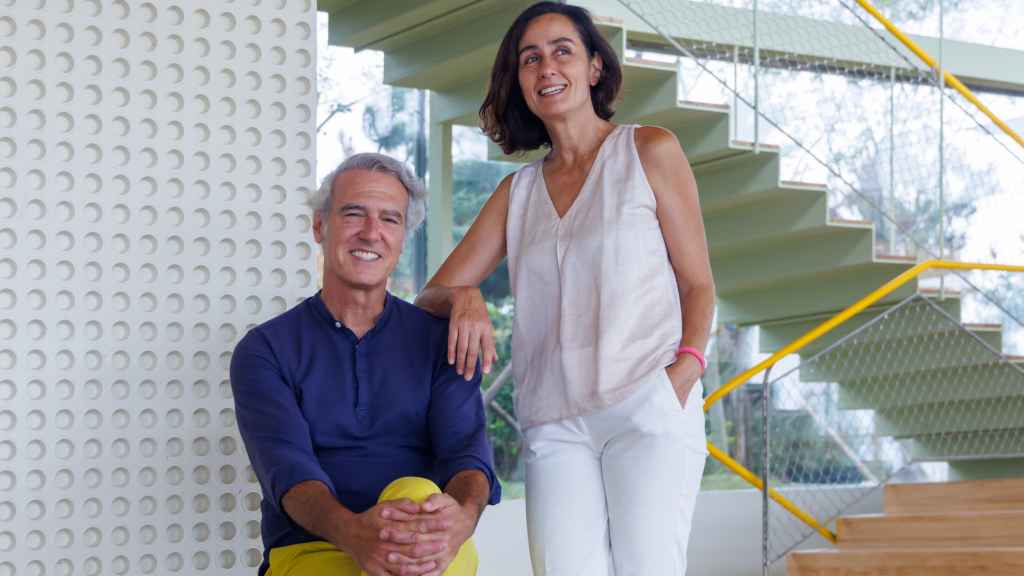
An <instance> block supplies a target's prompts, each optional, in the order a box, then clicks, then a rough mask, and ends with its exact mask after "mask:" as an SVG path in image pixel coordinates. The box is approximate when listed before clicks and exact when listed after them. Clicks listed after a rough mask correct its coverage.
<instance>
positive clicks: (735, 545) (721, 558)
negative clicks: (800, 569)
mask: <svg viewBox="0 0 1024 576" xmlns="http://www.w3.org/2000/svg"><path fill="white" fill-rule="evenodd" d="M881 509H882V500H881V492H880V491H878V492H875V493H874V494H872V495H871V496H869V497H868V498H866V499H865V500H864V501H863V502H861V503H860V504H859V505H858V506H857V507H856V508H855V509H854V510H852V511H851V513H859V514H867V513H875V512H880V511H881ZM475 538H476V543H477V548H478V549H479V552H480V576H530V575H531V574H532V570H531V569H530V554H529V548H528V545H527V540H526V508H525V505H524V501H523V500H507V501H505V502H502V503H501V504H499V505H497V506H492V507H490V508H488V509H487V511H486V512H484V515H483V517H482V518H481V519H480V526H479V527H478V528H477V533H476V536H475ZM822 547H826V544H825V542H824V541H823V540H821V539H820V538H815V539H812V540H810V541H808V542H806V543H805V544H804V545H802V546H801V548H822ZM689 564H690V566H689V570H688V572H687V575H688V576H761V494H760V493H759V492H756V491H753V490H730V491H715V492H711V491H709V492H701V494H700V496H699V497H698V500H697V510H696V516H695V518H694V526H693V531H692V537H691V541H690V561H689ZM784 564H785V563H784V562H777V563H776V565H775V566H774V568H773V570H772V574H773V576H781V575H784V574H785V566H784Z"/></svg>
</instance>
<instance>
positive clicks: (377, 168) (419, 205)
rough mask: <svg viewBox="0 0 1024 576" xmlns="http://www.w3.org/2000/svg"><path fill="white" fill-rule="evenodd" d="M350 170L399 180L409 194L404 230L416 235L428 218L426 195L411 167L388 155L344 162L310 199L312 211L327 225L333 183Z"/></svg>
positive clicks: (366, 155) (358, 156)
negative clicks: (364, 171)
mask: <svg viewBox="0 0 1024 576" xmlns="http://www.w3.org/2000/svg"><path fill="white" fill-rule="evenodd" d="M349 170H369V171H370V172H383V173H385V174H390V175H392V176H394V177H395V178H397V179H398V181H399V182H401V183H402V186H404V187H405V191H406V192H408V193H409V206H408V208H406V210H405V230H406V232H413V231H414V230H416V228H418V227H419V225H420V224H421V223H422V222H423V219H424V218H426V216H427V191H426V189H425V188H424V187H423V183H422V182H420V180H419V178H416V175H415V174H413V173H412V171H411V170H409V167H408V166H406V165H405V164H403V163H402V162H399V161H398V160H395V159H394V158H392V157H390V156H387V155H385V154H377V153H375V152H364V153H362V154H355V155H353V156H349V157H348V158H346V159H345V161H344V162H342V163H341V164H338V166H337V167H336V168H335V169H334V170H331V171H330V172H329V173H328V174H327V176H324V179H323V180H322V181H321V183H320V188H319V189H317V191H316V194H314V195H313V196H312V197H310V198H309V201H308V202H307V204H308V205H309V207H310V208H312V209H313V211H315V212H316V211H318V212H320V216H321V218H324V221H325V222H326V219H327V216H328V213H329V212H330V211H331V191H332V190H333V189H334V181H335V180H337V179H338V176H341V175H342V174H344V173H345V172H348V171H349Z"/></svg>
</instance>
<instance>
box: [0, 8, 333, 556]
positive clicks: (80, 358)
mask: <svg viewBox="0 0 1024 576" xmlns="http://www.w3.org/2000/svg"><path fill="white" fill-rule="evenodd" d="M315 26H316V11H315V5H314V1H313V0H222V1H217V2H213V1H201V0H159V1H157V0H152V1H141V0H0V576H10V575H13V574H18V575H21V574H27V575H42V574H88V575H98V574H169V573H175V572H177V573H184V574H198V573H216V574H252V573H254V568H253V567H254V566H256V565H257V564H258V563H259V560H260V550H261V545H260V541H259V526H258V516H257V510H258V504H259V499H260V496H259V487H258V485H257V484H255V480H254V478H253V476H252V473H251V472H250V471H249V469H248V460H247V458H246V456H245V454H244V453H243V451H242V444H241V441H240V439H239V437H238V431H237V428H236V425H235V419H234V413H233V410H232V400H231V391H230V386H229V384H228V381H227V366H228V359H229V356H230V352H231V350H232V348H233V347H234V344H235V342H236V341H237V339H238V338H239V337H240V336H241V335H242V334H244V332H245V330H246V329H247V327H248V326H250V325H252V324H255V323H258V322H261V321H263V320H265V319H267V318H269V317H271V316H273V315H275V314H277V313H279V312H281V311H283V310H284V309H285V308H286V307H288V306H290V305H292V304H293V303H294V302H295V301H297V300H299V299H301V298H302V297H305V296H307V295H309V294H310V293H311V292H312V291H313V290H315V285H316V282H315V278H314V274H315V265H314V249H313V241H312V238H311V235H310V231H309V228H310V218H309V215H308V213H307V210H306V209H305V207H304V206H303V203H302V202H303V200H304V198H305V194H306V193H308V192H309V190H310V189H311V188H312V187H313V185H314V183H313V162H314V158H315V154H314V149H313V131H314V122H315V119H314V118H313V115H314V113H315V112H314V111H315V105H316V94H315V91H316V73H315V65H316V64H315V63H316V54H315V46H316V42H315V30H316V28H315Z"/></svg>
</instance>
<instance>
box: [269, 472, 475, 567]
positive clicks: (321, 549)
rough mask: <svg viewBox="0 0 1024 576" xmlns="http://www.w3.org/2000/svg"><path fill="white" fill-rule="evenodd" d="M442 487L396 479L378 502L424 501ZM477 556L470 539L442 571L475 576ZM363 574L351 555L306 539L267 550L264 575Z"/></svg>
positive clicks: (430, 482) (331, 545)
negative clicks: (267, 568) (267, 559)
mask: <svg viewBox="0 0 1024 576" xmlns="http://www.w3.org/2000/svg"><path fill="white" fill-rule="evenodd" d="M440 492H441V489H440V488H438V487H437V484H434V483H433V482H432V481H430V480H427V479H426V478H416V477H412V476H407V477H405V478H399V479H398V480H395V481H394V482H392V483H391V484H388V486H387V488H385V489H384V491H383V492H381V493H380V497H379V498H378V500H377V501H378V502H384V501H387V500H399V499H401V498H408V499H410V500H413V501H414V502H423V501H424V500H426V499H427V498H428V497H429V496H430V495H431V494H438V493H440ZM478 563H479V559H478V558H477V555H476V546H475V545H474V544H473V540H472V539H470V540H467V541H466V542H465V543H464V544H463V545H462V548H460V549H459V553H458V554H456V556H455V559H454V560H452V563H451V564H449V565H448V569H447V570H445V571H444V574H445V576H475V574H476V568H477V564H478ZM321 575H330V576H366V572H363V571H362V570H360V569H359V565H358V564H356V561H355V560H353V559H352V557H351V556H349V555H348V554H346V553H345V552H342V551H341V550H338V549H337V548H335V547H334V545H333V544H330V543H328V542H306V543H303V544H293V545H291V546H281V547H279V548H272V549H271V550H270V569H269V570H267V574H266V576H321Z"/></svg>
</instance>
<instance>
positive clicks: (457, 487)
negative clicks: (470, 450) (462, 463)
mask: <svg viewBox="0 0 1024 576" xmlns="http://www.w3.org/2000/svg"><path fill="white" fill-rule="evenodd" d="M444 492H445V494H448V495H449V496H451V497H452V498H454V499H455V501H456V502H458V503H459V505H461V506H462V507H463V508H468V509H470V510H473V511H474V512H475V513H476V520H477V521H479V520H480V515H481V514H483V511H484V508H485V507H486V506H487V501H488V500H489V499H490V495H491V483H490V482H489V481H488V480H487V476H485V475H484V473H483V472H481V471H479V470H463V471H461V472H459V473H458V474H456V475H455V476H453V477H452V479H451V480H449V481H448V484H447V485H446V486H445V487H444Z"/></svg>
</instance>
